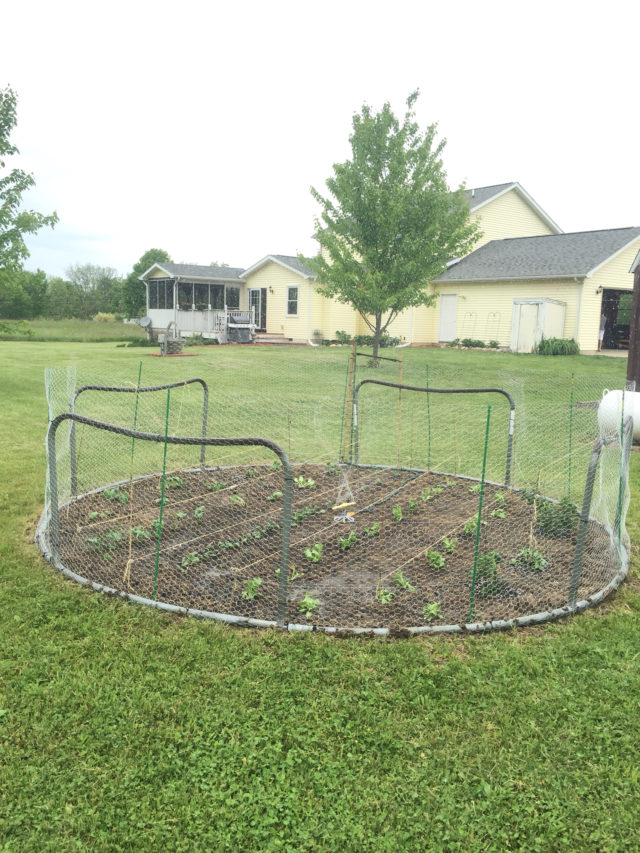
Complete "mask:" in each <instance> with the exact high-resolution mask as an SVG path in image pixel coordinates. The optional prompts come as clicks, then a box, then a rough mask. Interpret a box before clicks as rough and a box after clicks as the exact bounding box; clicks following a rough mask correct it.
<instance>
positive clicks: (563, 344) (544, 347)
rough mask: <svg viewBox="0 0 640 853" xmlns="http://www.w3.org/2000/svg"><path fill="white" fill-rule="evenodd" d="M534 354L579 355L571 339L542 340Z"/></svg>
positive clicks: (576, 345)
mask: <svg viewBox="0 0 640 853" xmlns="http://www.w3.org/2000/svg"><path fill="white" fill-rule="evenodd" d="M534 352H535V353H536V355H580V347H579V346H578V344H577V343H576V342H575V341H574V339H573V338H570V339H567V338H542V340H541V341H540V343H539V344H537V345H536V347H535V349H534Z"/></svg>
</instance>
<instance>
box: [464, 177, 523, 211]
mask: <svg viewBox="0 0 640 853" xmlns="http://www.w3.org/2000/svg"><path fill="white" fill-rule="evenodd" d="M515 185H516V184H515V181H511V182H510V183H508V184H493V185H492V186H490V187H475V188H474V189H470V190H467V191H466V193H465V198H466V199H467V201H468V202H469V206H470V207H471V210H473V209H474V208H475V207H479V206H480V205H481V204H484V203H485V201H489V199H490V198H493V197H494V196H495V195H500V193H501V192H504V190H506V189H508V188H509V187H515Z"/></svg>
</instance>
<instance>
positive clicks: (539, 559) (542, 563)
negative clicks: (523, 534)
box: [510, 548, 549, 572]
mask: <svg viewBox="0 0 640 853" xmlns="http://www.w3.org/2000/svg"><path fill="white" fill-rule="evenodd" d="M510 563H511V565H512V566H520V567H522V568H523V569H530V570H531V571H534V572H542V571H544V569H546V567H547V566H548V565H549V561H548V560H547V559H546V558H545V556H544V554H541V553H540V551H538V550H537V549H536V548H522V549H521V550H520V551H518V554H517V556H516V557H515V558H514V559H513V560H511V561H510Z"/></svg>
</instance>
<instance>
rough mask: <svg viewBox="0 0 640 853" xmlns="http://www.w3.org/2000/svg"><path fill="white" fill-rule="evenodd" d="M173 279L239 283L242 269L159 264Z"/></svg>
mask: <svg viewBox="0 0 640 853" xmlns="http://www.w3.org/2000/svg"><path fill="white" fill-rule="evenodd" d="M158 266H159V267H162V269H164V270H166V271H167V272H168V273H170V274H171V275H172V276H173V277H176V276H180V278H192V279H193V278H199V279H207V281H237V280H238V279H239V278H240V276H241V275H242V272H243V270H242V268H241V267H203V266H199V265H197V264H158Z"/></svg>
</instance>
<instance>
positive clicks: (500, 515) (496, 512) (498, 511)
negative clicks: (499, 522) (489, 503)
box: [489, 506, 507, 518]
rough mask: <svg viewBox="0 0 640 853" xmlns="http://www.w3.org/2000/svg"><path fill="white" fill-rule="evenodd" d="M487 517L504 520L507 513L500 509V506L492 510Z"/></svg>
mask: <svg viewBox="0 0 640 853" xmlns="http://www.w3.org/2000/svg"><path fill="white" fill-rule="evenodd" d="M489 515H490V516H491V517H492V518H506V517H507V513H506V512H505V511H504V510H503V509H502V507H501V506H498V507H496V508H495V509H494V510H492V511H491V512H490V513H489Z"/></svg>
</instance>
